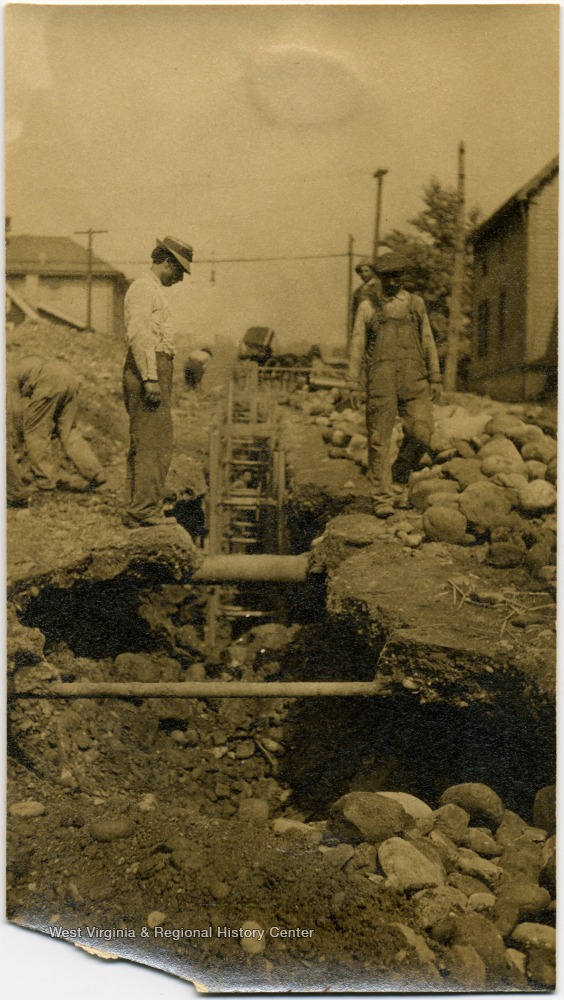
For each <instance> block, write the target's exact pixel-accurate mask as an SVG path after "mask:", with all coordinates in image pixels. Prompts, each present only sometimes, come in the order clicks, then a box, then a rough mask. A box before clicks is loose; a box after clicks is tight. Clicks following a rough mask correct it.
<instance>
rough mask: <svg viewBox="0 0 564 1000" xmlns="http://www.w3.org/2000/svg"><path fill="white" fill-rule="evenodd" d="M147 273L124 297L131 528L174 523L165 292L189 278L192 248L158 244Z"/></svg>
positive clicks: (170, 337)
mask: <svg viewBox="0 0 564 1000" xmlns="http://www.w3.org/2000/svg"><path fill="white" fill-rule="evenodd" d="M151 259H152V262H153V263H152V265H151V268H150V270H149V271H147V273H146V274H144V275H142V277H140V278H137V280H136V281H134V282H133V283H132V284H131V286H130V287H129V289H128V291H127V294H126V296H125V326H126V330H125V339H126V343H127V348H128V350H127V357H126V359H125V367H124V372H123V392H124V401H125V406H126V409H127V412H128V414H129V431H130V445H129V453H128V456H127V493H128V508H127V511H126V513H125V516H124V519H123V520H124V524H125V525H126V527H128V528H143V527H154V526H156V525H170V524H174V523H175V521H174V519H173V518H170V517H169V518H167V517H165V515H164V513H163V509H162V500H163V495H164V485H165V480H166V476H167V473H168V469H169V466H170V461H171V458H172V414H171V391H172V371H173V358H174V353H175V347H174V329H173V325H172V319H171V315H170V307H169V304H168V301H167V298H166V295H165V293H164V289H165V288H170V287H171V286H172V285H176V284H178V283H179V282H180V281H182V280H183V278H184V275H185V274H190V264H191V261H192V247H191V246H190V245H189V244H188V243H183V242H182V241H181V240H178V239H174V238H173V237H171V236H167V237H165V239H164V240H157V245H156V247H155V249H154V250H153V252H152V254H151Z"/></svg>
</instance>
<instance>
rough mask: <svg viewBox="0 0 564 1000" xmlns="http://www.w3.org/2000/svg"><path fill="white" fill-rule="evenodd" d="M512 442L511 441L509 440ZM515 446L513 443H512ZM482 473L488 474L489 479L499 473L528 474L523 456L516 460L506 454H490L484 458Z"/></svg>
mask: <svg viewBox="0 0 564 1000" xmlns="http://www.w3.org/2000/svg"><path fill="white" fill-rule="evenodd" d="M509 443H510V444H511V442H509ZM511 447H513V445H511ZM482 473H483V474H484V476H487V478H488V479H492V478H493V477H494V476H499V475H506V476H507V475H511V474H512V473H513V474H515V475H517V476H523V477H525V476H526V475H527V466H526V465H525V463H524V462H523V460H522V459H521V458H519V461H514V460H513V459H512V458H507V457H506V456H505V455H495V454H494V455H488V456H487V458H484V460H483V462H482Z"/></svg>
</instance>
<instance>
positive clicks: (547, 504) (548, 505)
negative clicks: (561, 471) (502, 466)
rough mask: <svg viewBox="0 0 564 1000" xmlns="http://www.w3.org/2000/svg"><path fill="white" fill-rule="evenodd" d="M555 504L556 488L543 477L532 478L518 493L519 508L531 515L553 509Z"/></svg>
mask: <svg viewBox="0 0 564 1000" xmlns="http://www.w3.org/2000/svg"><path fill="white" fill-rule="evenodd" d="M555 504H556V490H555V488H554V486H553V485H552V483H547V482H546V481H545V480H544V479H533V481H532V483H527V485H526V486H524V487H523V489H522V490H521V491H520V493H519V508H520V509H521V510H522V511H523V513H525V514H528V515H530V516H531V517H535V516H536V515H537V514H544V513H547V512H548V511H550V510H553V509H554V506H555Z"/></svg>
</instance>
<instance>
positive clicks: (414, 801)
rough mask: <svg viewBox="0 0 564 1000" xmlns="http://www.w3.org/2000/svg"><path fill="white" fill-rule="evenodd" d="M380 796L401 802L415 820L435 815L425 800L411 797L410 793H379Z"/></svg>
mask: <svg viewBox="0 0 564 1000" xmlns="http://www.w3.org/2000/svg"><path fill="white" fill-rule="evenodd" d="M378 795H383V796H384V798H385V799H390V800H391V801H392V802H399V804H400V806H403V808H404V809H405V811H406V813H407V814H408V815H409V816H412V817H413V819H423V818H425V817H427V816H431V815H432V813H433V810H432V809H431V806H428V805H427V803H426V802H423V799H418V798H417V796H416V795H410V794H409V793H408V792H378Z"/></svg>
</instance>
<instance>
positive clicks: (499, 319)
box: [497, 288, 506, 349]
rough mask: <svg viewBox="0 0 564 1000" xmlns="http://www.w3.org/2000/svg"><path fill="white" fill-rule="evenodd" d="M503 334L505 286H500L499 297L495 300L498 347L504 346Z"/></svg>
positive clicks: (504, 323)
mask: <svg viewBox="0 0 564 1000" xmlns="http://www.w3.org/2000/svg"><path fill="white" fill-rule="evenodd" d="M505 334H506V305H505V288H502V289H501V291H500V293H499V299H498V301H497V343H498V347H499V348H500V349H501V348H502V347H504V346H505Z"/></svg>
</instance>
